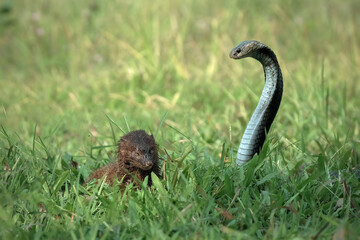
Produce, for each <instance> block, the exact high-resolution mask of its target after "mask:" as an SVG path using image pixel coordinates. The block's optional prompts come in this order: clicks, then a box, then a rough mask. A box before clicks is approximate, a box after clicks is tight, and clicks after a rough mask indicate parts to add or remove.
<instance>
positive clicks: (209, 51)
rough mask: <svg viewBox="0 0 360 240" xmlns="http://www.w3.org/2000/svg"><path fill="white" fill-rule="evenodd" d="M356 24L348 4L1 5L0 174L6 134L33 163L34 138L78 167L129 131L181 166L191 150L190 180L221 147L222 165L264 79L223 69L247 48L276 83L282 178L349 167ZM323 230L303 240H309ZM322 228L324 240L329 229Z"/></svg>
mask: <svg viewBox="0 0 360 240" xmlns="http://www.w3.org/2000/svg"><path fill="white" fill-rule="evenodd" d="M359 13H360V1H358V0H345V1H337V0H326V1H325V0H323V1H322V0H320V1H312V0H302V1H285V0H271V1H260V0H256V1H230V0H225V1H205V0H199V1H189V0H185V1H184V0H183V1H180V0H172V1H129V0H111V1H110V0H109V1H85V0H77V1H68V0H63V1H55V0H50V1H49V0H35V1H28V0H16V1H7V0H3V1H1V3H0V83H1V84H0V108H1V109H0V110H1V111H0V126H2V131H1V136H2V138H3V144H2V145H1V146H0V150H1V152H2V156H3V158H2V160H1V161H2V166H1V168H3V169H6V166H5V165H6V164H9V165H10V167H11V165H12V163H11V160H10V158H9V159H7V157H9V156H10V154H8V153H7V152H8V148H9V146H8V144H9V145H11V144H10V143H11V141H10V140H5V139H6V138H7V134H9V135H12V137H13V139H16V140H14V141H17V142H22V144H24V145H25V146H27V147H29V148H31V146H32V147H33V150H34V146H35V147H36V146H38V143H36V144H35V141H33V139H35V138H36V137H39V139H40V138H41V139H40V140H41V141H40V140H38V141H40V142H41V143H43V144H44V145H46V146H48V147H49V148H53V149H54V150H51V151H52V152H53V154H55V156H59V157H60V156H61V157H64V156H65V155H66V154H65V153H68V152H70V153H71V154H72V155H74V156H85V155H86V154H85V152H86V151H85V150H84V149H88V147H89V145H90V142H92V143H91V144H94V145H98V146H110V147H111V146H113V145H114V144H115V142H116V139H119V138H120V136H121V135H122V134H123V132H127V131H129V130H130V129H131V130H134V129H145V130H147V131H148V132H153V133H155V132H156V131H157V130H158V129H159V135H158V136H157V142H158V144H159V149H160V151H161V154H162V155H163V156H165V154H164V151H163V149H167V150H168V151H169V152H170V153H171V154H173V155H172V156H174V157H181V156H185V155H186V152H187V151H188V147H189V146H191V147H192V149H193V152H192V153H191V154H190V155H189V156H188V158H186V159H187V161H188V162H187V164H188V165H187V166H190V167H189V168H190V169H195V168H196V166H198V164H200V163H201V162H203V161H205V162H206V161H208V160H206V159H207V156H212V157H214V159H213V158H212V157H211V158H210V160H211V161H213V162H217V161H219V159H217V157H218V156H219V155H220V153H221V152H222V146H223V144H224V143H226V144H227V146H229V148H230V153H229V155H228V157H229V159H230V161H233V160H234V156H235V154H236V149H237V147H238V144H239V143H240V139H241V136H242V134H243V131H244V129H245V127H246V124H247V122H248V120H249V119H250V116H251V114H252V112H253V110H254V109H255V107H256V104H257V101H258V99H259V96H260V93H261V91H262V88H263V86H264V79H263V70H262V67H261V65H260V64H259V63H258V62H256V61H255V60H251V59H246V60H241V61H233V60H232V59H230V58H229V57H228V53H229V52H230V50H231V49H232V48H233V47H234V46H235V45H237V44H238V43H240V42H241V41H244V40H252V39H254V40H258V41H260V42H263V43H265V44H266V45H268V46H270V47H271V48H272V49H273V50H274V52H275V53H276V54H277V57H278V60H279V63H280V65H281V68H282V71H283V77H284V93H283V101H282V103H281V106H280V109H279V112H278V115H277V117H276V119H275V121H274V124H273V126H272V128H271V131H270V133H269V143H270V147H269V149H271V151H270V152H268V153H266V154H268V155H269V156H271V158H275V159H276V161H278V165H279V166H283V169H287V170H292V169H296V168H298V167H299V166H300V165H301V164H303V163H306V164H315V165H316V164H317V157H318V156H320V157H319V159H320V158H321V159H323V158H325V159H327V160H328V161H329V164H330V165H331V164H335V165H337V166H338V167H339V168H342V167H344V166H347V167H348V168H349V169H351V168H355V167H357V166H358V165H359V155H358V154H359V151H360V149H359V143H360V134H359V130H360V129H359V128H360V111H359V106H360V98H359V96H358V95H359V92H360V85H359V84H358V83H359V77H360V71H359V66H360V32H359V26H360V14H359ZM164 117H165V120H164V122H163V124H161V121H162V119H163V118H164ZM110 119H111V120H110ZM109 123H111V124H109ZM35 126H36V127H35ZM116 126H118V127H116ZM34 132H35V133H34ZM89 136H92V138H91V139H92V141H89ZM189 139H190V140H191V141H189ZM42 141H43V142H42ZM91 146H92V145H91ZM38 148H40V147H39V146H38ZM10 149H11V147H10ZM24 149H25V148H24ZM112 149H113V150H114V148H112ZM19 151H20V152H21V151H24V155H26V154H29V155H31V154H30V152H31V151H30V150H19ZM322 157H323V158H322ZM65 158H66V157H65ZM110 158H111V157H110ZM164 158H165V157H164ZM75 160H77V161H78V162H82V163H83V164H85V163H86V162H87V161H88V163H87V164H88V165H86V164H85V166H86V167H85V168H86V169H85V170H84V172H83V174H84V175H86V174H88V173H89V171H90V170H91V169H93V168H95V166H98V165H99V163H97V165H96V164H95V163H94V162H91V161H90V163H89V159H87V160H86V158H81V157H80V158H78V159H75ZM92 160H93V159H92ZM222 160H223V159H222ZM106 161H108V160H106ZM106 161H105V162H106ZM103 163H104V162H101V164H103ZM300 163H301V164H300ZM15 165H16V164H15ZM4 166H5V167H4ZM315 169H316V168H315ZM314 171H316V170H314ZM220 174H223V173H220ZM29 176H30V177H29V179H30V178H32V177H31V173H30V175H29ZM220 178H221V177H220ZM75 179H76V178H75ZM191 179H192V178H191V177H190V180H191ZM314 179H315V178H314ZM190 182H191V181H190ZM200 185H201V184H200ZM279 185H281V183H279ZM15 186H16V184H15ZM301 186H302V185H301ZM202 187H204V186H203V185H202ZM179 188H180V187H179ZM204 188H205V187H204ZM11 191H12V190H9V192H11ZM209 191H210V190H209ZM317 193H318V192H317ZM11 194H12V193H10V195H9V196H11V197H9V198H8V199H14V198H15V197H14V196H15V195H14V196H12V195H11ZM357 194H358V192H357ZM310 195H311V194H310ZM11 201H13V200H11ZM11 201H10V200H9V202H11ZM334 201H335V202H336V200H334ZM5 202H6V201H5ZM204 204H205V203H204ZM36 206H37V205H36ZM185 206H186V205H185ZM326 206H328V205H326ZM329 209H331V207H329ZM180 210H181V208H180ZM48 211H49V210H48ZM71 211H73V210H71ZM299 211H300V210H299ZM25 212H26V211H25ZM324 214H326V213H324ZM320 215H321V214H320ZM9 216H13V215H12V214H11V213H10V212H9V214H8V215H3V216H2V219H5V220H6V219H9V218H10V217H9ZM321 216H322V215H321ZM0 217H1V216H0ZM30 219H31V218H30ZM319 219H323V218H322V217H319ZM355 219H357V221H358V218H355ZM29 221H30V220H29ZM345 221H346V220H345ZM24 222H26V221H25V220H24ZM175 222H176V221H175ZM284 222H285V223H286V222H287V221H285V220H284ZM329 222H331V221H330V220H329ZM335 222H336V221H335ZM14 224H15V225H17V226H18V223H17V221H16V220H14ZM28 224H29V226H30V225H31V224H32V223H31V221H30V223H28ZM312 224H313V223H312ZM312 224H309V225H308V226H307V227H304V229H305V230H306V229H307V228H308V227H310V228H311V225H312ZM322 225H323V223H322V222H321V221H320V222H319V224H318V225H316V224H315V225H313V226H314V229H315V230H314V229H312V231H309V232H308V233H306V231H304V232H303V233H302V234H300V235H303V236H307V237H309V235H307V234H312V235H311V236H314V235H315V234H316V231H317V230H318V229H320V227H321V226H322ZM26 226H28V225H26ZM26 226H25V227H23V229H24V228H26ZM209 226H210V225H209ZM331 226H332V228H331V230H329V232H328V234H329V235H327V236H328V237H329V236H332V234H333V233H334V232H335V230H334V229H336V228H337V226H338V225H336V224H332V225H331ZM267 227H268V226H267ZM267 227H264V228H265V229H266V228H267ZM300 228H302V226H301V227H300ZM44 231H45V230H44ZM259 231H260V230H259ZM297 233H298V232H297ZM197 234H199V232H194V235H190V236H192V237H196V236H199V235H197ZM285 235H286V234H285ZM295 235H296V234H295ZM137 236H138V237H139V236H141V235H137ZM148 236H149V235H148ZM200 236H203V237H204V235H201V234H200ZM214 236H215V235H214ZM257 236H259V237H261V236H263V235H262V234H260V233H258V235H257Z"/></svg>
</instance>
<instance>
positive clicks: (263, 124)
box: [229, 41, 283, 165]
mask: <svg viewBox="0 0 360 240" xmlns="http://www.w3.org/2000/svg"><path fill="white" fill-rule="evenodd" d="M229 56H230V58H233V59H242V58H246V57H252V58H255V59H256V60H258V61H259V62H260V63H261V64H262V66H263V68H264V74H265V87H264V89H263V91H262V94H261V97H260V100H259V103H258V105H257V107H256V109H255V111H254V113H253V115H252V116H251V119H250V121H249V123H248V125H247V126H246V129H245V132H244V135H243V138H242V139H241V142H240V146H239V149H238V153H237V156H236V163H237V164H238V165H241V164H243V163H245V162H247V161H249V160H251V159H252V157H253V156H254V155H255V154H256V153H259V152H260V150H261V148H262V146H263V144H264V141H265V136H266V133H267V132H269V130H270V126H271V124H272V122H273V120H274V118H275V115H276V113H277V111H278V109H279V106H280V102H281V97H282V92H283V79H282V74H281V69H280V66H279V63H278V61H277V58H276V55H275V53H274V52H273V51H272V50H271V49H270V48H269V47H268V46H266V45H265V44H263V43H260V42H258V41H244V42H241V43H240V44H239V45H237V46H236V47H234V48H233V49H232V50H231V52H230V54H229Z"/></svg>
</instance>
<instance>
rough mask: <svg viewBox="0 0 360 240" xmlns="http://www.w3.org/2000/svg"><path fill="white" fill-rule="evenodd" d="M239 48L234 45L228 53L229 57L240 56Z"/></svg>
mask: <svg viewBox="0 0 360 240" xmlns="http://www.w3.org/2000/svg"><path fill="white" fill-rule="evenodd" d="M240 54H241V48H239V47H234V48H233V49H232V50H231V51H230V53H229V57H230V58H233V59H240V58H241V55H240Z"/></svg>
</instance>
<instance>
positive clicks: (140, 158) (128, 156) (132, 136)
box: [118, 130, 158, 170]
mask: <svg viewBox="0 0 360 240" xmlns="http://www.w3.org/2000/svg"><path fill="white" fill-rule="evenodd" d="M118 161H119V163H123V164H124V166H125V167H136V168H139V169H142V170H151V169H152V168H153V166H157V165H158V152H157V146H156V143H155V139H154V137H153V135H148V134H147V133H146V132H145V131H144V130H135V131H132V132H130V133H128V134H126V135H124V136H123V137H122V138H121V139H120V141H119V149H118Z"/></svg>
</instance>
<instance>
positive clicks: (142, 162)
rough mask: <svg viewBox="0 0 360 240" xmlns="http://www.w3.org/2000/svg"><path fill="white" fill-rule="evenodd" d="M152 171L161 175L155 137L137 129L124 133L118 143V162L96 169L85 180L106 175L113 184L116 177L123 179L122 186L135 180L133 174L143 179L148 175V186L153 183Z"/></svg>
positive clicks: (108, 181) (107, 179)
mask: <svg viewBox="0 0 360 240" xmlns="http://www.w3.org/2000/svg"><path fill="white" fill-rule="evenodd" d="M151 172H154V173H155V174H156V175H157V176H159V177H160V169H159V163H158V152H157V145H156V143H155V139H154V137H153V136H152V135H148V134H147V133H146V132H145V131H144V130H135V131H132V132H129V133H128V134H126V135H124V136H123V137H122V138H121V139H120V141H119V143H118V151H117V162H115V163H110V164H109V165H107V166H105V167H102V168H99V169H97V170H95V171H94V172H93V173H92V174H90V176H89V179H88V180H87V181H86V182H85V183H88V182H89V181H90V180H92V179H94V178H96V179H101V178H103V177H104V176H106V183H108V184H109V185H111V186H112V185H113V183H114V179H115V178H117V179H118V180H119V181H121V180H122V179H123V178H124V180H123V182H122V186H124V185H126V184H128V183H130V182H133V183H134V185H138V184H137V181H134V179H133V176H135V177H136V178H137V179H138V180H140V181H143V180H144V179H145V177H146V176H148V186H151V185H152V179H151Z"/></svg>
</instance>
